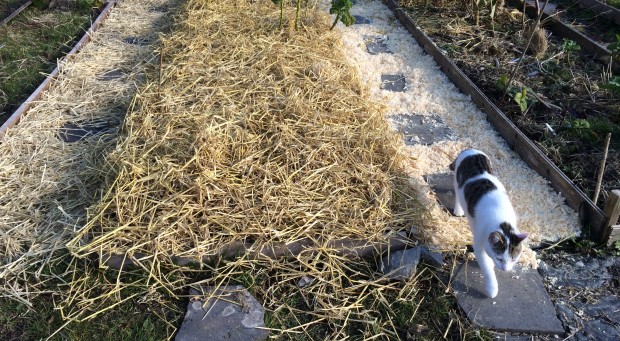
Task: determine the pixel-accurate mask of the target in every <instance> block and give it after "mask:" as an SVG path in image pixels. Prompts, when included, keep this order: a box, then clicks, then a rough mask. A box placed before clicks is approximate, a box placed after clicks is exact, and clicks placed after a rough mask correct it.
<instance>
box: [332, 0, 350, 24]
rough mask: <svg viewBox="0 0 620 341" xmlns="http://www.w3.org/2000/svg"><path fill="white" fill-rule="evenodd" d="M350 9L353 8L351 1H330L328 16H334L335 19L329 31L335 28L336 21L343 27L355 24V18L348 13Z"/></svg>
mask: <svg viewBox="0 0 620 341" xmlns="http://www.w3.org/2000/svg"><path fill="white" fill-rule="evenodd" d="M351 7H353V4H352V3H351V0H332V7H331V8H330V9H329V14H335V15H336V19H335V20H334V23H333V24H332V27H331V28H330V30H332V29H334V27H336V24H337V23H338V21H341V22H342V23H343V24H345V26H351V25H353V24H354V23H355V18H353V16H352V15H351V13H349V10H350V9H351Z"/></svg>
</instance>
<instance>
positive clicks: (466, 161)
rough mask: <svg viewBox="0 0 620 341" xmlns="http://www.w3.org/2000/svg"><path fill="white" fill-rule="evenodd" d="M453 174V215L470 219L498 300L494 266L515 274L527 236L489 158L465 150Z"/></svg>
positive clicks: (476, 250)
mask: <svg viewBox="0 0 620 341" xmlns="http://www.w3.org/2000/svg"><path fill="white" fill-rule="evenodd" d="M450 170H453V171H454V191H455V193H456V200H455V203H454V215H456V216H463V215H466V216H467V220H468V221H469V227H470V228H471V231H472V234H473V236H474V254H475V255H476V259H477V260H478V264H479V265H480V269H481V270H482V275H483V276H484V281H485V289H486V292H487V295H488V296H489V297H491V298H493V297H495V296H497V291H498V287H497V279H496V278H495V272H494V270H493V267H494V266H497V267H498V268H499V269H500V270H503V271H509V270H512V268H513V266H514V265H515V263H516V262H517V261H518V260H519V257H520V256H521V252H522V250H523V244H524V243H523V241H524V240H525V239H526V238H527V233H519V230H518V229H517V215H516V213H515V211H514V208H513V207H512V204H511V203H510V199H509V198H508V194H507V193H506V189H505V188H504V186H503V185H502V183H501V182H499V180H498V179H497V178H496V177H495V176H493V171H492V169H491V163H490V161H489V158H488V157H487V156H486V155H485V154H484V153H483V152H481V151H479V150H475V149H466V150H464V151H462V152H461V153H460V154H459V156H458V157H457V158H456V160H455V161H454V162H453V163H451V164H450Z"/></svg>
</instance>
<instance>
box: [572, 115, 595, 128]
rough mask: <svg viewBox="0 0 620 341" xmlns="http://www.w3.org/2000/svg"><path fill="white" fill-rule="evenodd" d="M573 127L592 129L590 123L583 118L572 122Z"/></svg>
mask: <svg viewBox="0 0 620 341" xmlns="http://www.w3.org/2000/svg"><path fill="white" fill-rule="evenodd" d="M571 126H572V127H573V128H575V129H590V122H589V121H588V120H586V119H583V118H578V119H575V120H573V122H571Z"/></svg>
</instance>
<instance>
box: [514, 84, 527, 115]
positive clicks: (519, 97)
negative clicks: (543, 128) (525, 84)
mask: <svg viewBox="0 0 620 341" xmlns="http://www.w3.org/2000/svg"><path fill="white" fill-rule="evenodd" d="M514 100H515V102H517V104H519V109H521V113H524V112H525V110H527V90H526V89H525V88H524V89H523V90H521V92H517V93H516V94H515V97H514Z"/></svg>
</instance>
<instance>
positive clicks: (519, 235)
mask: <svg viewBox="0 0 620 341" xmlns="http://www.w3.org/2000/svg"><path fill="white" fill-rule="evenodd" d="M528 236H529V234H528V233H527V232H523V233H516V234H515V239H516V240H517V242H516V244H519V243H520V242H522V241H524V240H525V239H527V237H528Z"/></svg>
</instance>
